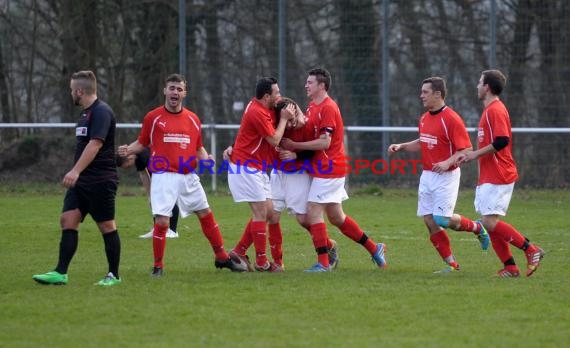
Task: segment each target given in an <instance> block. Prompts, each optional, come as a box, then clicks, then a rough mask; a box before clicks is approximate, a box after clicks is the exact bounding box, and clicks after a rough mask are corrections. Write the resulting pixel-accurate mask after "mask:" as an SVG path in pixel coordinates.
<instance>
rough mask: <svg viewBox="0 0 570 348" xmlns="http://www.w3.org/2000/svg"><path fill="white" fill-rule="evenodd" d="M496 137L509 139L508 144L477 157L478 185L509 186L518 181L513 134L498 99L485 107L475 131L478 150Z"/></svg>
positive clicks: (505, 110)
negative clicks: (498, 149) (496, 150)
mask: <svg viewBox="0 0 570 348" xmlns="http://www.w3.org/2000/svg"><path fill="white" fill-rule="evenodd" d="M496 137H509V144H508V145H507V146H506V147H505V148H503V149H501V150H500V151H498V152H495V153H489V154H486V155H483V156H481V157H479V181H478V183H477V184H478V185H481V184H485V183H490V184H498V185H501V184H511V183H513V182H515V181H517V179H518V174H517V166H516V164H515V160H514V158H513V152H512V149H513V134H512V131H511V119H510V117H509V112H508V111H507V108H506V107H505V104H503V102H502V101H501V100H499V99H497V100H495V101H493V102H491V104H489V105H487V107H486V108H485V110H483V114H482V115H481V120H480V121H479V129H478V130H477V146H478V148H479V149H481V148H483V147H485V146H487V145H489V144H491V143H493V141H494V140H495V138H496Z"/></svg>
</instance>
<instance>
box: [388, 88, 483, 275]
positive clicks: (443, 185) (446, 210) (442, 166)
mask: <svg viewBox="0 0 570 348" xmlns="http://www.w3.org/2000/svg"><path fill="white" fill-rule="evenodd" d="M446 93H447V88H446V85H445V80H443V79H442V78H440V77H430V78H427V79H425V80H423V81H422V87H421V95H420V99H421V101H422V103H423V105H424V107H425V108H426V109H427V112H426V113H424V114H423V115H422V116H421V118H420V121H419V123H418V130H419V138H418V139H416V140H414V141H410V142H407V143H402V144H391V145H390V146H389V147H388V153H389V154H390V155H392V154H394V153H396V152H399V151H407V152H418V151H421V154H422V167H423V171H422V174H421V177H420V184H419V189H418V212H417V215H418V216H420V217H423V219H424V223H425V224H426V226H427V229H428V232H429V234H430V240H431V242H432V244H433V246H434V247H435V249H436V250H437V252H438V253H439V255H440V256H441V258H442V259H443V261H444V262H445V263H446V264H447V266H446V267H445V268H444V269H443V270H442V271H438V272H437V273H448V272H452V271H456V270H459V264H458V263H457V261H456V259H455V257H454V256H453V252H452V250H451V242H450V240H449V236H448V235H447V233H446V232H445V228H448V227H449V228H451V229H453V230H456V231H469V232H473V233H475V234H477V235H478V237H479V240H480V242H481V246H482V248H483V249H484V250H486V249H487V248H488V247H489V236H488V234H487V232H486V231H485V229H484V228H483V227H482V225H481V224H480V223H478V222H475V221H472V220H469V219H467V218H465V217H463V216H461V215H459V214H454V213H453V210H454V209H455V203H456V201H457V195H458V193H459V180H460V177H461V171H460V169H459V168H458V167H457V166H456V165H455V161H456V158H457V156H459V155H460V154H462V153H465V152H467V151H470V150H471V149H472V146H471V140H470V139H469V135H468V134H467V129H466V128H465V125H464V123H463V120H462V119H461V116H459V114H457V113H456V112H455V111H454V110H453V109H451V108H450V107H449V106H447V105H446V104H445V96H446Z"/></svg>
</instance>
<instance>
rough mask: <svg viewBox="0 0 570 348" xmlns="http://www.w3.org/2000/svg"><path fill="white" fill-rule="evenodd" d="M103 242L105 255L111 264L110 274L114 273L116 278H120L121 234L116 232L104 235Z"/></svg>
mask: <svg viewBox="0 0 570 348" xmlns="http://www.w3.org/2000/svg"><path fill="white" fill-rule="evenodd" d="M103 241H104V242H105V254H106V255H107V262H108V263H109V272H111V273H113V275H114V276H115V278H119V262H120V261H121V238H119V232H118V231H117V230H114V231H112V232H109V233H103Z"/></svg>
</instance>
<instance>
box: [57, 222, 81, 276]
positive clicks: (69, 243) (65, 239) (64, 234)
mask: <svg viewBox="0 0 570 348" xmlns="http://www.w3.org/2000/svg"><path fill="white" fill-rule="evenodd" d="M78 244H79V233H78V232H77V230H71V229H65V230H62V231H61V239H60V241H59V260H58V262H57V266H56V267H55V271H56V272H58V273H61V274H67V268H68V267H69V263H70V262H71V259H72V258H73V255H75V251H77V245H78Z"/></svg>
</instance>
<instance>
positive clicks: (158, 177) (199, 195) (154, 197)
mask: <svg viewBox="0 0 570 348" xmlns="http://www.w3.org/2000/svg"><path fill="white" fill-rule="evenodd" d="M174 204H177V205H178V208H179V209H180V216H182V217H183V218H185V217H187V216H188V215H190V214H191V213H193V212H195V211H198V210H202V209H206V208H209V207H210V206H209V205H208V199H207V198H206V192H204V188H203V187H202V184H201V183H200V178H199V177H198V175H196V174H194V173H190V174H178V173H171V172H166V173H161V174H158V173H155V174H153V175H152V177H151V184H150V205H151V207H152V213H153V214H154V215H162V216H172V209H173V208H174Z"/></svg>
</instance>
